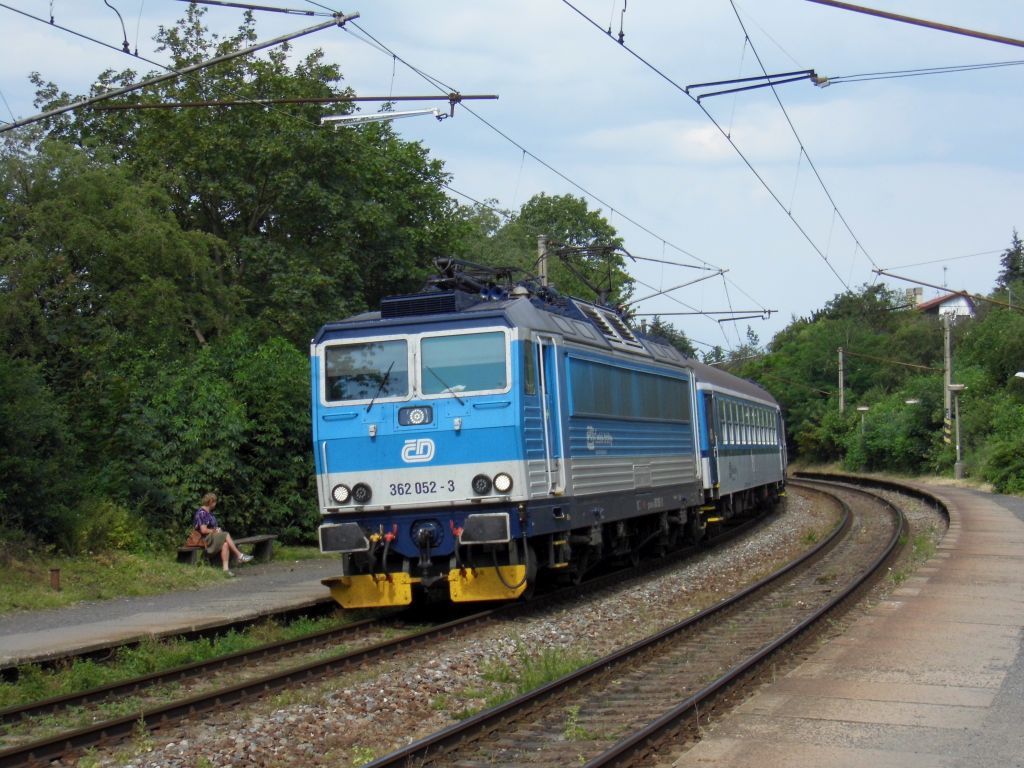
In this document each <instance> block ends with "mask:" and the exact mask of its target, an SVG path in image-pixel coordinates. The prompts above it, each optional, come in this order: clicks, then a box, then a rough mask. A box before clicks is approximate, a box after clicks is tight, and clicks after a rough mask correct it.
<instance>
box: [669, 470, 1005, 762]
mask: <svg viewBox="0 0 1024 768" xmlns="http://www.w3.org/2000/svg"><path fill="white" fill-rule="evenodd" d="M919 487H921V488H922V489H924V490H926V491H928V492H930V493H932V494H933V495H935V496H937V497H938V498H940V499H941V500H942V501H943V502H945V503H946V505H947V507H948V508H949V511H950V526H949V531H948V532H947V534H946V536H945V538H944V539H943V540H942V542H941V544H940V545H939V547H938V551H937V552H936V555H935V556H934V557H933V558H932V559H931V560H929V561H928V562H927V563H925V564H924V566H923V567H921V568H919V569H918V570H917V571H916V572H915V573H914V575H912V576H911V577H910V578H908V579H907V580H906V581H904V582H903V583H902V584H901V585H900V586H899V588H897V589H896V590H895V591H894V592H893V593H892V594H891V595H890V596H889V598H888V599H887V600H885V601H884V602H881V603H879V604H878V605H876V606H874V607H872V608H871V609H870V610H869V611H868V612H867V614H866V615H865V616H864V617H862V618H860V619H858V620H857V621H856V622H855V623H854V624H853V625H852V626H851V627H850V629H849V630H848V631H847V632H844V633H843V634H842V635H841V636H840V637H837V638H835V639H833V640H831V641H830V642H828V643H826V644H824V645H822V646H821V647H820V648H818V649H817V650H816V651H814V652H813V653H812V654H811V656H810V657H809V658H808V659H807V660H806V661H805V662H804V663H802V664H801V665H800V666H799V667H797V668H795V669H793V670H792V671H791V672H790V673H789V674H787V675H785V676H782V677H780V678H779V679H777V680H775V681H773V682H771V683H768V684H765V685H763V686H762V687H761V688H759V689H758V691H757V692H756V693H755V694H754V695H753V696H752V697H750V698H749V699H747V700H746V701H745V702H744V703H742V704H741V705H740V706H739V707H737V709H736V710H735V711H734V712H732V713H731V714H730V715H728V716H726V717H725V718H723V719H721V720H720V721H718V722H717V723H715V724H713V725H712V726H709V727H707V728H706V729H705V730H704V734H703V736H704V737H703V739H702V741H701V742H700V743H699V744H697V745H696V746H695V747H694V748H693V749H691V750H690V751H688V752H686V753H685V754H684V755H682V756H681V757H680V758H679V759H678V760H677V761H676V762H675V763H674V766H678V768H683V767H684V766H703V767H706V766H723V767H724V766H728V767H729V768H747V767H748V766H749V768H775V767H776V766H779V767H781V766H785V767H786V768H802V767H803V766H808V767H810V766H815V768H817V766H826V765H827V766H830V767H831V768H847V767H849V768H862V767H863V766H872V768H896V767H897V766H898V767H899V768H918V767H919V766H920V767H922V768H923V767H924V766H928V768H942V767H945V766H988V767H992V768H995V767H1000V768H1001V767H1004V766H1006V767H1009V766H1024V729H1022V728H1021V723H1022V722H1024V499H1021V498H1017V497H1008V496H996V495H991V494H986V493H981V492H978V491H971V490H964V489H960V488H951V487H940V486H931V485H919Z"/></svg>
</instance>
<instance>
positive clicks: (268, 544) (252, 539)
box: [178, 533, 277, 565]
mask: <svg viewBox="0 0 1024 768" xmlns="http://www.w3.org/2000/svg"><path fill="white" fill-rule="evenodd" d="M275 541H277V536H275V535H273V534H266V533H265V534H262V535H260V536H245V537H244V538H241V539H235V546H237V547H242V546H244V545H247V544H252V556H253V559H254V560H256V561H257V562H260V563H269V562H270V561H271V560H272V559H273V558H274V542H275ZM204 554H206V549H205V548H203V547H178V562H179V563H186V564H188V565H195V564H196V563H197V562H198V560H199V558H200V557H201V556H202V555H204ZM207 559H208V560H209V561H210V563H212V564H213V565H219V564H220V553H219V552H215V553H214V554H212V555H210V556H209V557H208V558H207ZM236 563H237V560H235V558H234V557H232V558H231V564H232V565H234V564H236Z"/></svg>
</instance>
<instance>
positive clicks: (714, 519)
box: [704, 517, 725, 523]
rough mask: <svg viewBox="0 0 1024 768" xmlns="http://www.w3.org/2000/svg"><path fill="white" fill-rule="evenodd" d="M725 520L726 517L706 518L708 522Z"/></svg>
mask: <svg viewBox="0 0 1024 768" xmlns="http://www.w3.org/2000/svg"><path fill="white" fill-rule="evenodd" d="M723 520H725V518H724V517H709V518H708V519H707V520H705V521H704V522H706V523H720V522H722V521H723Z"/></svg>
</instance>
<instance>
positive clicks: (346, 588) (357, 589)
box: [320, 571, 419, 608]
mask: <svg viewBox="0 0 1024 768" xmlns="http://www.w3.org/2000/svg"><path fill="white" fill-rule="evenodd" d="M418 581H419V579H418V578H415V579H414V578H412V577H410V576H409V574H408V573H402V572H401V571H400V572H398V573H391V574H388V575H386V576H385V575H384V574H383V573H375V574H365V575H361V576H332V577H331V578H329V579H322V580H321V582H320V583H321V584H323V585H324V586H325V587H327V588H329V589H330V590H331V597H333V598H334V599H335V601H336V602H337V603H338V604H339V605H340V606H341V607H342V608H386V607H388V606H392V605H409V603H411V602H412V585H413V583H415V582H418Z"/></svg>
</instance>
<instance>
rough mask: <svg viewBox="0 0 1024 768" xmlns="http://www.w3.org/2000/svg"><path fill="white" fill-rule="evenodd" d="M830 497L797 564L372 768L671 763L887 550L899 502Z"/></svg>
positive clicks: (892, 545) (846, 492)
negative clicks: (834, 506) (708, 719)
mask: <svg viewBox="0 0 1024 768" xmlns="http://www.w3.org/2000/svg"><path fill="white" fill-rule="evenodd" d="M801 485H803V486H804V487H807V488H809V487H810V486H807V485H805V484H801ZM819 492H820V491H819ZM831 493H832V494H833V495H834V496H835V497H836V498H837V499H840V503H841V504H842V506H843V508H844V516H843V520H842V522H841V523H840V525H838V526H837V527H836V528H835V530H834V531H833V532H832V534H831V535H830V536H829V537H828V538H826V539H825V540H823V541H822V542H821V543H820V544H819V545H818V546H817V547H815V548H814V549H813V550H811V552H809V553H808V554H807V555H805V556H804V557H802V558H800V559H798V560H796V561H794V562H793V563H791V564H790V565H788V566H786V567H784V568H783V569H781V570H780V571H777V572H776V573H774V574H772V575H771V576H769V577H767V578H765V579H763V580H761V581H760V582H758V583H756V584H754V585H752V586H750V587H748V588H746V589H744V590H743V591H741V592H740V593H738V594H737V595H735V596H733V597H732V598H729V599H727V600H724V601H722V602H721V603H719V604H717V605H715V606H712V607H711V608H709V609H707V610H705V611H702V612H701V613H699V614H697V615H695V616H693V617H691V618H689V619H687V620H685V621H683V622H680V623H679V624H677V625H675V626H673V627H670V628H668V629H666V630H664V631H662V632H659V633H657V634H656V635H654V636H652V637H650V638H647V639H646V640H643V641H640V642H638V643H635V644H633V645H631V646H629V647H627V648H625V649H622V650H620V651H618V652H616V653H614V654H612V655H610V656H607V657H605V658H603V659H600V660H598V661H596V662H594V663H592V664H590V665H588V666H586V667H584V668H582V669H580V670H578V671H576V672H575V673H572V674H570V675H568V676H566V677H564V678H562V679H560V680H557V681H555V682H552V683H549V684H548V685H545V686H543V687H541V688H539V689H537V690H535V691H533V692H530V693H528V694H525V695H523V696H520V697H519V698H517V699H514V700H513V701H510V702H508V703H506V704H504V705H501V706H498V707H495V708H493V709H491V710H488V711H486V712H483V713H480V714H479V715H477V716H475V717H472V718H470V719H468V720H466V721H464V722H462V723H459V724H457V725H455V726H452V727H449V728H447V729H445V730H443V731H440V732H439V733H437V734H434V735H432V736H429V737H427V738H425V739H422V740H420V741H418V742H416V743H414V744H412V745H410V746H409V747H407V748H405V749H401V750H398V751H395V752H393V753H391V754H390V755H387V756H385V757H383V758H381V759H379V760H376V761H374V762H373V763H371V764H370V766H372V768H384V767H385V766H405V765H417V766H432V765H437V766H458V767H459V768H473V767H474V766H496V765H508V766H527V765H529V766H559V768H562V767H563V766H565V765H568V764H573V765H581V764H585V765H586V766H589V767H591V768H594V767H596V766H605V765H628V764H633V763H637V764H639V763H642V764H644V765H651V764H657V763H659V762H660V760H662V759H666V763H665V764H666V765H667V764H670V762H671V758H672V755H673V753H674V752H675V751H676V750H677V749H678V748H677V747H676V746H675V745H676V744H677V741H678V739H679V738H680V735H681V734H683V738H685V733H686V731H687V730H688V729H690V728H692V727H693V723H694V722H695V721H696V722H697V723H699V722H700V716H701V712H704V713H705V714H706V712H707V711H708V709H709V708H711V707H713V706H714V705H715V704H714V703H715V702H716V701H718V700H719V698H718V697H720V696H722V694H723V693H724V692H726V691H728V690H730V689H732V688H734V687H735V686H736V685H737V684H738V683H739V682H740V681H742V680H743V679H744V678H745V676H747V675H750V674H751V673H752V672H753V670H756V669H757V668H758V666H759V665H761V664H762V663H763V662H764V661H765V660H766V659H767V658H770V657H771V656H772V654H774V653H776V652H777V651H778V650H779V649H780V648H783V647H784V646H786V645H787V644H788V643H790V642H791V641H792V640H793V639H794V638H796V637H798V636H800V635H802V634H803V633H804V632H805V631H806V630H807V629H808V628H809V627H811V626H813V625H814V624H815V622H817V621H818V620H819V619H820V618H822V617H823V616H824V615H826V614H827V613H828V612H830V611H831V610H833V609H834V608H835V607H836V606H837V605H839V604H840V603H841V602H843V601H844V600H846V599H848V598H849V597H850V596H851V595H853V594H855V593H857V591H858V590H859V589H860V587H861V586H863V584H864V583H865V581H866V580H868V578H869V577H870V576H871V575H872V574H875V573H877V572H878V571H879V570H880V569H881V568H882V567H883V566H884V564H885V563H886V562H887V561H888V558H889V557H890V556H891V555H892V554H893V553H894V551H895V549H896V547H897V544H898V542H899V539H900V534H901V532H902V530H903V519H902V515H901V513H900V512H899V510H898V509H896V507H894V506H893V505H892V504H890V503H889V502H887V501H885V500H883V499H881V498H879V497H877V496H875V495H873V494H869V493H867V492H865V491H860V490H854V489H849V488H836V489H834V490H833V491H831Z"/></svg>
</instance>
